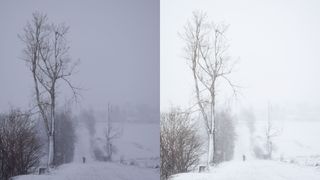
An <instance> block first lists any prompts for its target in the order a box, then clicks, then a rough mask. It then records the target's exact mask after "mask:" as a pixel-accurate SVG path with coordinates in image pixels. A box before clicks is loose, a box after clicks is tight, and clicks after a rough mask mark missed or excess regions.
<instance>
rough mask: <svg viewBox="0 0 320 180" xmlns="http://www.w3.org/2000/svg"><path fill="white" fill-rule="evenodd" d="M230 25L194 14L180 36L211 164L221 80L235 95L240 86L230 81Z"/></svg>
mask: <svg viewBox="0 0 320 180" xmlns="http://www.w3.org/2000/svg"><path fill="white" fill-rule="evenodd" d="M227 29H228V26H226V25H224V24H214V23H210V22H208V21H207V16H206V14H205V13H202V12H194V13H193V18H192V19H191V20H190V21H188V22H187V24H186V25H185V27H184V33H183V34H182V35H181V37H182V39H183V40H184V42H185V47H184V50H185V58H186V59H187V60H188V61H189V62H190V68H191V70H192V75H193V79H194V87H195V93H196V101H197V104H198V106H199V109H200V112H201V115H202V118H203V120H204V122H205V125H206V130H207V134H208V165H209V164H214V163H215V159H214V157H215V152H216V138H215V136H216V131H217V128H216V125H215V124H216V120H215V106H216V96H217V91H218V90H217V85H218V81H221V80H223V81H224V82H226V83H227V84H228V85H229V86H230V88H231V89H232V91H233V93H234V94H236V92H237V85H235V84H233V82H232V81H231V80H230V76H229V75H230V74H231V73H232V72H233V67H234V64H235V61H233V60H232V59H231V58H230V57H229V55H228V48H229V45H228V41H227V38H226V36H225V34H226V31H227Z"/></svg>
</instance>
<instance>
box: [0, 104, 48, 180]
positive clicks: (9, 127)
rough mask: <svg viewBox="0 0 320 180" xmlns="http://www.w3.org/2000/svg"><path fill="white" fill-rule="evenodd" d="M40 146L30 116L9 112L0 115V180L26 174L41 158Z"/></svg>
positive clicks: (18, 111)
mask: <svg viewBox="0 0 320 180" xmlns="http://www.w3.org/2000/svg"><path fill="white" fill-rule="evenodd" d="M41 147H42V146H41V144H40V140H39V138H38V136H37V132H36V128H35V123H34V122H33V121H32V120H31V118H30V114H28V113H23V112H21V111H20V110H11V111H10V112H9V113H8V114H1V115H0V179H1V180H7V179H9V178H10V177H12V176H16V175H21V174H27V173H29V172H30V171H31V170H32V169H34V168H36V167H37V166H38V164H39V161H40V158H41Z"/></svg>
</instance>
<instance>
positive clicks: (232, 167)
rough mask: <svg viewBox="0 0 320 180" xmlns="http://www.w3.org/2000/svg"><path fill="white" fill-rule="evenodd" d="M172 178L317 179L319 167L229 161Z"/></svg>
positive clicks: (319, 171) (261, 161)
mask: <svg viewBox="0 0 320 180" xmlns="http://www.w3.org/2000/svg"><path fill="white" fill-rule="evenodd" d="M173 177H174V178H173V180H212V179H214V180H235V179H237V180H257V179H258V180H304V179H307V180H319V179H320V169H316V168H315V167H304V166H298V165H294V164H287V163H282V162H277V161H267V160H252V161H246V162H242V161H230V162H225V163H222V164H220V165H219V166H218V167H217V168H212V169H211V171H209V172H206V173H183V174H177V175H174V176H173Z"/></svg>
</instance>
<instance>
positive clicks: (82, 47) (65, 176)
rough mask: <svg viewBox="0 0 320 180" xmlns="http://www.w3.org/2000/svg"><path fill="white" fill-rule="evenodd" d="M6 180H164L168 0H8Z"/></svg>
mask: <svg viewBox="0 0 320 180" xmlns="http://www.w3.org/2000/svg"><path fill="white" fill-rule="evenodd" d="M0 27H1V28H0V180H71V179H72V180H159V179H160V1H159V0H134V1H132V0H94V1H89V0H68V1H64V0H55V1H49V0H28V1H18V0H13V1H7V0H4V1H1V2H0Z"/></svg>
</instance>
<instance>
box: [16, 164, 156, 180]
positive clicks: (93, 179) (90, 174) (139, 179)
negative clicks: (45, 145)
mask: <svg viewBox="0 0 320 180" xmlns="http://www.w3.org/2000/svg"><path fill="white" fill-rule="evenodd" d="M159 176H160V175H159V172H158V170H156V169H147V168H139V167H135V166H125V165H121V164H115V163H103V162H91V163H89V164H81V163H70V164H65V165H62V166H60V167H59V168H58V169H57V170H55V171H53V172H52V174H50V175H26V176H18V177H15V178H14V180H106V179H110V180H159Z"/></svg>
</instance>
